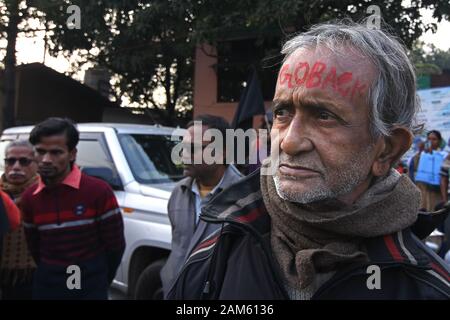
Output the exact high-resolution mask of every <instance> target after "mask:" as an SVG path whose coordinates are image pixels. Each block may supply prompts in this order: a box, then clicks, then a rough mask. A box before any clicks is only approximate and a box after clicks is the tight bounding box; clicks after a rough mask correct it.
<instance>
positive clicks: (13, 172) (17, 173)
mask: <svg viewBox="0 0 450 320" xmlns="http://www.w3.org/2000/svg"><path fill="white" fill-rule="evenodd" d="M8 176H10V177H12V176H20V177H24V176H25V173H24V172H20V171H12V172H10V173H9V174H8Z"/></svg>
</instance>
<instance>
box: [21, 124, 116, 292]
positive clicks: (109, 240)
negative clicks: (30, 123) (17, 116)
mask: <svg viewBox="0 0 450 320" xmlns="http://www.w3.org/2000/svg"><path fill="white" fill-rule="evenodd" d="M78 140H79V133H78V131H77V129H76V128H75V126H74V124H73V123H72V122H71V121H70V120H67V119H60V118H49V119H47V120H45V121H43V122H41V123H39V124H38V125H36V126H35V127H34V129H33V130H32V132H31V134H30V142H31V144H33V145H34V148H35V153H36V160H37V162H38V166H39V173H40V175H41V181H40V182H39V183H38V184H37V185H35V186H33V187H31V188H29V189H27V190H26V191H25V193H24V194H23V198H22V210H23V218H24V226H25V231H26V235H27V240H28V243H29V248H30V251H31V254H32V255H33V258H34V259H35V261H36V263H37V266H38V267H37V271H36V274H35V278H34V283H33V299H107V297H108V287H109V285H110V284H111V282H112V280H113V278H114V276H115V273H116V271H117V267H118V266H119V264H120V261H121V258H122V255H123V251H124V248H125V240H124V234H123V221H122V216H121V213H120V209H119V208H118V205H117V201H116V198H115V196H114V194H113V191H112V189H111V188H110V187H109V185H108V184H106V183H105V182H103V181H101V180H99V179H96V178H93V177H90V176H87V175H85V174H83V173H81V172H80V170H79V168H78V167H77V166H76V165H75V159H76V154H77V149H76V145H77V143H78Z"/></svg>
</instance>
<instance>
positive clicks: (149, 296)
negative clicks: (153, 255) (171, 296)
mask: <svg viewBox="0 0 450 320" xmlns="http://www.w3.org/2000/svg"><path fill="white" fill-rule="evenodd" d="M165 263H166V260H158V261H155V262H153V263H152V264H150V265H149V266H148V267H146V268H145V269H144V271H142V273H141V275H140V276H139V278H138V280H137V283H136V291H135V296H134V297H135V299H136V300H162V299H163V298H164V294H163V290H162V283H161V277H160V275H159V273H160V271H161V269H162V267H163V266H164V264H165Z"/></svg>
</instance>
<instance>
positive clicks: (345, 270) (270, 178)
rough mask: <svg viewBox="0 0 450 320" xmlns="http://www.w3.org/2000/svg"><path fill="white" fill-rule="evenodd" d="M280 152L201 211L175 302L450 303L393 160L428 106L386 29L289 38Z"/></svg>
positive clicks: (277, 141) (278, 95)
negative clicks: (203, 226)
mask: <svg viewBox="0 0 450 320" xmlns="http://www.w3.org/2000/svg"><path fill="white" fill-rule="evenodd" d="M282 53H283V54H285V55H286V57H285V61H284V64H283V66H282V68H281V70H280V73H279V76H278V82H277V86H276V91H275V97H274V107H273V112H274V123H273V128H272V132H271V143H272V145H271V149H272V150H271V156H270V158H269V159H268V160H267V161H265V162H264V164H263V167H262V169H261V171H260V172H256V173H254V174H252V175H251V176H249V177H247V178H246V179H245V180H242V181H241V182H239V183H238V184H236V185H234V186H232V187H230V188H229V189H226V190H224V191H223V192H222V193H220V194H219V195H218V196H216V197H215V198H214V199H213V200H212V201H211V202H210V203H209V204H208V205H207V206H205V207H204V208H203V210H202V215H201V218H202V219H203V220H205V221H208V222H210V223H218V224H221V225H222V228H221V229H220V230H219V231H218V232H216V233H214V234H212V235H211V236H210V237H209V238H208V239H205V241H203V242H202V243H201V244H199V245H198V246H197V247H196V248H195V249H194V251H193V252H192V253H191V255H190V257H189V258H188V259H187V262H186V264H185V266H184V268H183V271H182V273H181V274H180V276H179V277H178V279H177V282H176V283H175V285H174V286H173V288H172V290H171V292H170V293H169V298H172V299H200V298H203V299H298V300H309V299H448V298H450V287H449V286H450V285H449V278H450V276H449V270H448V267H447V266H446V265H445V263H444V262H443V261H442V260H441V259H440V258H439V257H437V256H436V255H434V254H433V253H432V252H431V251H430V250H428V249H427V248H426V247H425V246H424V245H423V244H422V243H421V242H420V241H419V240H418V239H417V237H416V236H415V235H414V234H413V233H412V232H411V226H412V225H413V224H414V223H415V222H416V220H417V217H418V209H419V205H420V192H419V190H418V189H417V188H416V187H415V186H414V184H413V183H412V182H411V181H410V179H409V178H408V177H406V176H401V175H400V174H399V173H397V172H396V171H395V170H393V169H392V166H393V165H394V164H395V163H396V161H397V160H398V159H399V158H400V157H401V156H402V155H403V154H404V153H405V152H406V151H407V150H408V149H409V147H410V145H411V142H412V136H413V135H412V132H413V129H414V116H415V113H416V111H417V110H418V108H419V105H418V99H417V97H416V90H415V75H414V69H413V67H412V65H411V63H410V61H409V59H408V57H407V55H406V53H405V50H404V48H403V47H402V46H401V45H400V44H399V43H398V42H397V40H395V38H393V37H392V36H390V35H389V34H387V33H386V32H384V31H382V30H378V29H369V28H367V27H366V26H364V25H360V24H352V23H347V24H340V23H337V24H323V25H317V26H315V27H313V28H311V30H310V31H308V32H305V33H302V34H300V35H298V36H296V37H294V38H292V39H291V40H289V41H288V42H287V43H286V44H285V45H284V47H283V50H282Z"/></svg>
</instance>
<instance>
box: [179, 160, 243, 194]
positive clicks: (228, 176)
mask: <svg viewBox="0 0 450 320" xmlns="http://www.w3.org/2000/svg"><path fill="white" fill-rule="evenodd" d="M241 177H242V174H241V173H240V172H239V171H238V170H237V169H236V167H235V166H234V165H232V164H230V165H228V166H227V168H226V170H225V172H224V174H223V176H222V179H220V182H219V183H218V185H217V186H216V187H214V189H213V193H218V192H220V191H222V190H223V189H226V188H228V187H229V186H230V185H232V184H233V183H235V182H236V181H237V180H238V179H240V178H241ZM193 183H194V179H192V178H191V177H186V178H184V179H183V180H181V181H180V186H181V188H182V189H183V191H185V190H186V189H189V190H191V189H192V184H193Z"/></svg>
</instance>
